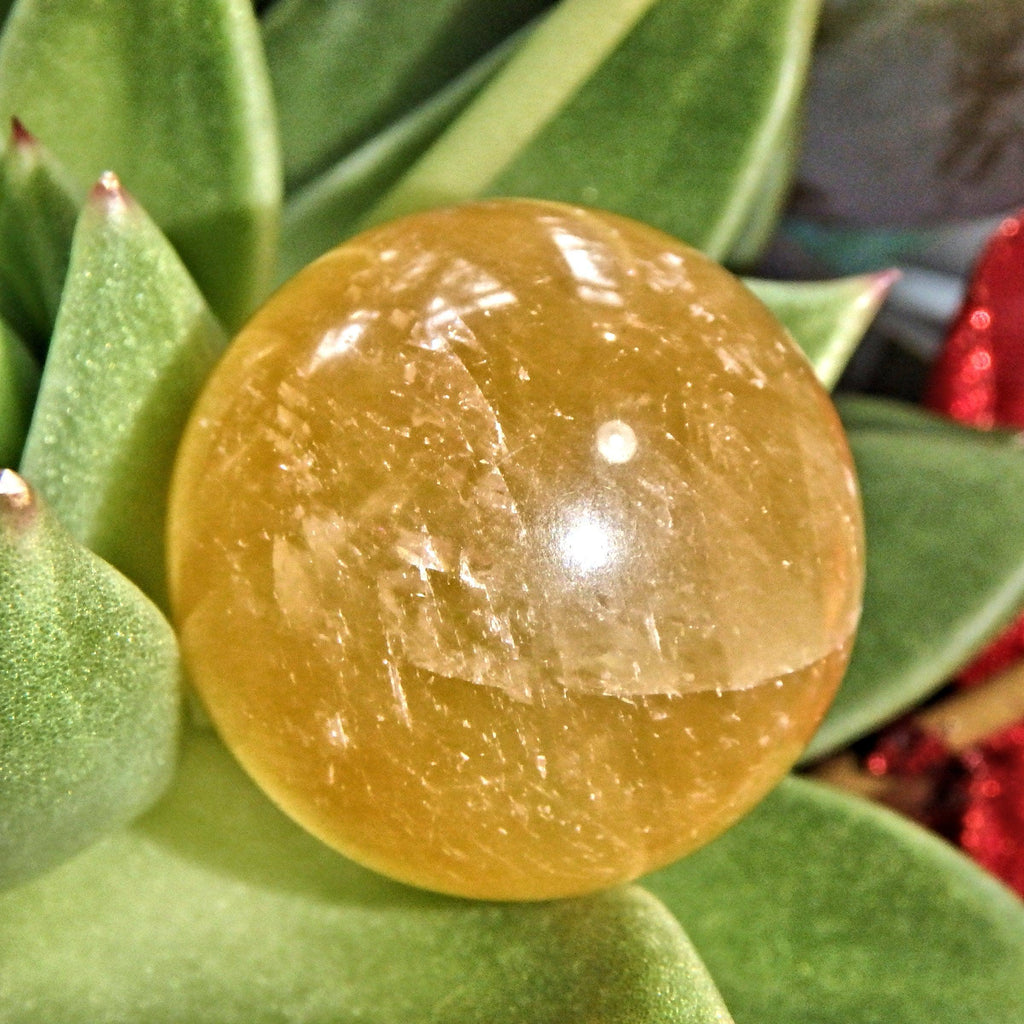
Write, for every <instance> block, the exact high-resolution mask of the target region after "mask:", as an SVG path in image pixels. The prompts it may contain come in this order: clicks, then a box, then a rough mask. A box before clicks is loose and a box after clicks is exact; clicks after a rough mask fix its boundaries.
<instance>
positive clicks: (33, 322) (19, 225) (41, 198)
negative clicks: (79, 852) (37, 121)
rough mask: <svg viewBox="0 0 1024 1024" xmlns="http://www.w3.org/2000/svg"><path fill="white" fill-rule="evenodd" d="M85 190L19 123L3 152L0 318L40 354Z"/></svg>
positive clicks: (0, 164)
mask: <svg viewBox="0 0 1024 1024" xmlns="http://www.w3.org/2000/svg"><path fill="white" fill-rule="evenodd" d="M84 198H85V190H84V189H80V188H78V187H77V185H75V183H74V182H73V181H72V180H71V178H70V176H69V175H68V173H67V171H65V170H64V168H63V167H61V165H60V164H59V163H58V162H57V160H56V159H55V158H54V157H53V155H52V154H51V153H50V152H49V151H48V150H47V149H46V148H45V147H44V146H42V145H41V144H40V143H39V142H38V140H36V139H35V138H34V137H33V136H32V135H31V134H30V133H29V132H28V131H26V129H25V128H24V127H23V126H22V125H21V124H20V123H19V122H17V121H15V122H14V124H13V128H12V131H11V135H10V138H9V139H8V141H7V144H6V146H5V148H4V150H3V152H2V153H0V316H3V317H4V318H5V319H6V320H7V321H8V323H9V324H10V325H11V326H12V327H14V329H15V330H16V331H17V332H18V333H19V334H20V335H21V336H22V337H23V338H24V339H25V340H26V341H28V342H29V343H30V344H31V346H32V348H33V349H34V350H35V351H36V352H37V353H39V354H42V353H43V352H45V350H46V344H47V342H48V341H49V338H50V333H51V332H52V330H53V322H54V319H55V318H56V316H57V306H58V305H59V304H60V293H61V289H62V288H63V286H64V274H65V272H66V271H67V266H68V253H69V251H70V249H71V235H72V232H73V231H74V227H75V219H76V218H77V216H78V211H79V208H80V207H81V204H82V200H83V199H84Z"/></svg>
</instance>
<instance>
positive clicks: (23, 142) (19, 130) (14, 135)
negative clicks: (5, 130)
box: [11, 116, 36, 147]
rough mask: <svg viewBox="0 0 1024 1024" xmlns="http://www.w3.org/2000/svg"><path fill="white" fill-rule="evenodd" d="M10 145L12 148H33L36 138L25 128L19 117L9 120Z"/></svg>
mask: <svg viewBox="0 0 1024 1024" xmlns="http://www.w3.org/2000/svg"><path fill="white" fill-rule="evenodd" d="M11 144H12V145H14V146H24V147H28V146H35V145H36V137H35V136H34V135H33V134H32V133H31V132H30V131H29V130H28V129H27V128H26V127H25V125H24V124H23V123H22V120H21V118H20V117H17V116H13V117H12V118H11Z"/></svg>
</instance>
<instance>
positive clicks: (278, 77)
mask: <svg viewBox="0 0 1024 1024" xmlns="http://www.w3.org/2000/svg"><path fill="white" fill-rule="evenodd" d="M550 4H551V0H503V2H502V3H499V4H496V3H494V2H493V0H419V2H417V3H408V0H383V2H382V0H326V2H319V3H309V2H308V0H279V2H278V3H276V4H274V5H273V6H272V7H271V8H270V10H269V11H268V12H267V14H266V15H265V17H264V20H263V38H264V44H265V46H266V52H267V65H268V67H269V69H270V75H271V80H272V82H273V86H274V94H275V97H276V99H277V109H278V122H279V125H280V131H281V148H282V154H283V158H284V168H285V176H286V178H287V181H288V184H289V187H290V188H291V187H294V186H296V185H299V184H302V183H303V182H306V181H308V180H309V179H310V178H312V177H313V176H315V175H317V174H319V173H320V172H322V171H324V170H326V169H327V168H328V167H330V166H331V165H332V164H334V163H336V162H337V161H338V160H339V159H340V158H341V157H342V156H344V155H345V154H346V153H349V152H350V151H352V150H353V149H355V148H357V147H358V146H360V145H362V144H363V143H365V142H366V141H367V140H368V139H369V138H370V137H371V136H373V135H374V134H376V133H377V132H379V131H381V130H382V129H383V128H385V127H386V126H387V125H388V124H390V123H391V122H393V121H395V120H397V119H398V118H400V117H402V116H403V115H405V114H407V113H409V112H410V111H411V110H413V109H414V108H415V107H417V106H419V105H420V104H421V103H423V102H424V101H425V100H427V98H428V97H429V96H430V95H431V94H432V93H434V92H436V91H437V90H439V89H441V88H442V87H444V86H445V85H446V84H447V83H448V82H449V81H451V80H452V79H454V78H455V77H456V76H457V75H459V74H460V73H461V72H462V71H464V70H465V69H466V68H467V67H469V65H470V64H472V63H473V62H474V61H475V60H477V59H478V58H480V57H482V56H483V55H484V54H485V53H486V52H487V51H488V50H489V49H490V48H491V47H493V46H496V45H498V43H500V42H501V41H502V39H504V38H505V36H506V35H508V34H510V33H512V32H514V31H515V30H516V29H518V28H520V27H522V26H523V25H525V24H526V23H527V22H528V21H529V20H530V19H531V18H533V17H534V16H535V15H537V14H539V13H540V12H541V11H542V10H544V8H546V7H548V6H550Z"/></svg>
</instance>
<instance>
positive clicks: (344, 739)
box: [169, 200, 863, 899]
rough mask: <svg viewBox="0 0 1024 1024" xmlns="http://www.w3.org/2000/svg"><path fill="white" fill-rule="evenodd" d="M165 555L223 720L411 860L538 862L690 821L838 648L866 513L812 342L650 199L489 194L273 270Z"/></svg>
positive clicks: (652, 853)
mask: <svg viewBox="0 0 1024 1024" xmlns="http://www.w3.org/2000/svg"><path fill="white" fill-rule="evenodd" d="M169 549H170V580H171V590H172V600H173V605H174V613H175V618H176V621H177V624H178V627H179V631H180V636H181V639H182V644H183V649H184V653H185V657H186V660H187V663H188V666H189V669H190V672H191V675H192V678H193V680H194V682H195V685H196V687H197V689H198V691H199V693H200V694H201V696H202V698H203V700H204V702H205V704H206V706H207V708H208V710H209V712H210V714H211V716H212V718H213V720H214V721H215V723H216V725H217V728H218V729H219V730H220V732H221V734H222V735H223V737H224V739H225V741H226V742H227V744H228V745H229V746H230V747H231V749H232V750H233V751H234V753H235V754H236V756H237V757H238V758H239V760H240V761H241V762H242V764H243V765H244V766H245V767H246V769H247V770H248V771H249V772H250V774H251V775H252V776H253V777H254V778H255V779H256V781H257V782H258V783H259V784H260V785H261V786H262V787H263V788H264V789H265V790H266V792H267V793H268V794H269V795H270V796H271V797H272V798H273V799H274V800H275V801H276V802H277V803H278V804H279V805H280V806H281V807H282V808H283V809H284V810H285V811H287V812H288V813H289V814H290V815H292V816H293V817H294V818H295V819H296V820H297V821H299V822H300V823H301V824H303V825H304V826H305V827H306V828H308V829H309V830H310V831H311V832H313V833H315V834H316V835H318V836H320V837H321V838H322V839H323V840H325V841H326V842H328V843H330V844H331V845H332V846H334V847H336V848H337V849H339V850H341V851H342V852H344V853H345V854H347V855H349V856H351V857H352V858H354V859H355V860H358V861H360V862H361V863H363V864H366V865H368V866H370V867H372V868H375V869H377V870H380V871H382V872H384V873H386V874H389V875H391V876H393V877H395V878H398V879H401V880H403V881H406V882H410V883H412V884H415V885H420V886H424V887H427V888H431V889H436V890H439V891H443V892H449V893H454V894H458V895H464V896H473V897H483V898H494V899H539V898H547V897H556V896H566V895H572V894H577V893H583V892H587V891H591V890H595V889H598V888H602V887H605V886H609V885H613V884H615V883H618V882H621V881H624V880H628V879H632V878H635V877H637V876H639V875H641V874H643V873H645V872H647V871H649V870H652V869H654V868H657V867H659V866H661V865H663V864H665V863H668V862H669V861H671V860H673V859H675V858H677V857H679V856H681V855H682V854H684V853H686V852H688V851H689V850H692V849H693V848H695V847H696V846H699V845H700V844H702V843H704V842H706V841H707V840H709V839H710V838H712V837H713V836H715V835H717V834H718V833H719V832H721V831H722V830H723V829H724V828H726V827H727V826H728V825H729V824H731V823H732V822H733V821H735V820H736V819H737V818H738V817H739V816H740V815H741V814H743V813H744V812H745V811H746V810H747V809H748V808H750V807H751V806H752V805H753V804H754V803H755V802H756V801H757V800H758V799H759V798H760V797H761V796H762V795H763V794H764V793H765V792H766V791H767V790H768V789H770V788H771V786H773V785H774V784H775V782H776V781H777V780H778V779H779V778H780V777H781V776H782V774H783V773H784V772H785V771H786V770H787V769H788V768H789V767H790V766H791V765H792V763H793V762H794V760H795V759H796V757H797V756H798V755H799V752H800V751H801V749H802V748H803V746H804V745H805V743H806V742H807V740H808V739H809V738H810V736H811V734H812V733H813V731H814V729H815V727H816V725H817V723H818V721H819V720H820V718H821V716H822V715H823V713H824V710H825V708H826V706H827V704H828V702H829V700H830V699H831V697H832V694H833V693H834V691H835V688H836V686H837V685H838V682H839V679H840V677H841V675H842V672H843V670H844V668H845V665H846V661H847V658H848V654H849V650H850V646H851V643H852V637H853V632H854V628H855V624H856V620H857V616H858V613H859V608H860V594H861V586H862V574H863V554H862V525H861V519H860V509H859V503H858V497H857V492H856V485H855V482H854V476H853V470H852V465H851V462H850V457H849V452H848V450H847V448H846V444H845V440H844V436H843V433H842V430H841V428H840V426H839V423H838V420H837V417H836V415H835V412H834V410H833V408H832V406H831V404H830V402H829V399H828V397H827V395H826V394H825V393H824V392H823V390H822V389H821V387H820V386H819V385H818V383H817V381H816V380H815V379H814V376H813V373H812V371H811V369H810V368H809V366H808V364H807V362H806V360H805V359H804V357H803V356H802V355H801V354H800V353H799V352H798V351H797V350H796V349H795V348H794V346H793V344H792V342H791V341H790V339H789V338H788V336H787V335H786V333H785V332H784V331H783V329H782V328H781V327H780V326H779V325H778V324H777V323H776V321H775V320H774V319H773V318H772V317H771V315H770V314H769V313H768V312H767V311H766V310H765V308H764V307H763V306H762V305H761V304H760V303H759V302H758V301H757V300H756V299H755V298H754V297H753V296H752V295H751V294H750V293H749V292H748V291H747V290H746V289H745V288H744V287H743V286H742V284H740V283H739V282H738V281H737V280H736V279H735V278H734V277H732V276H731V275H730V274H728V273H727V272H726V271H724V270H722V269H721V268H720V267H718V266H717V265H715V264H713V263H711V262H709V261H708V260H706V259H705V258H704V257H702V256H701V255H699V254H698V253H696V252H694V251H693V250H691V249H689V248H687V247H685V246H683V245H681V244H680V243H678V242H676V241H675V240H673V239H670V238H668V237H667V236H665V235H662V234H660V233H659V232H657V231H654V230H653V229H651V228H648V227H646V226H644V225H641V224H637V223H634V222H632V221H628V220H625V219H623V218H620V217H616V216H612V215H610V214H604V213H598V212H595V211H591V210H584V209H578V208H572V207H568V206H564V205H561V204H555V203H543V202H533V201H522V200H502V201H493V202H485V203H476V204H468V205H465V206H461V207H455V208H451V209H446V210H439V211H434V212H430V213H424V214H419V215H415V216H412V217H409V218H406V219H404V220H402V221H398V222H395V223H393V224H390V225H386V226H383V227H379V228H375V229H372V230H370V231H368V232H366V233H364V234H363V235H361V236H359V237H358V238H356V239H354V240H352V241H350V242H348V243H347V244H345V245H343V246H341V247H340V248H338V249H336V250H334V251H333V252H331V253H329V254H328V255H326V256H325V257H323V258H322V259H321V260H319V261H317V262H316V263H314V264H313V265H312V266H310V267H308V268H307V269H306V270H305V271H303V272H302V273H301V274H299V275H298V276H297V277H296V278H295V279H293V280H292V281H291V282H290V283H289V284H287V285H285V287H284V288H282V289H281V290H280V291H279V292H278V293H277V294H276V295H275V296H274V297H273V298H272V299H271V301H270V302H269V303H268V304H267V305H266V306H265V307H264V308H263V309H262V310H261V311H260V312H259V313H258V314H257V315H256V317H255V318H254V319H253V320H252V322H251V323H250V324H249V325H248V326H247V327H246V328H245V329H244V330H243V331H242V333H241V334H240V335H239V337H238V338H237V340H236V341H235V342H234V344H233V346H232V347H231V349H230V351H229V352H228V354H227V355H226V357H225V358H224V360H223V362H222V363H221V365H220V366H219V367H218V369H217V370H216V372H215V373H214V374H213V377H212V378H211V380H210V382H209V385H208V387H207V389H206V391H205V393H204V395H203V397H202V399H201V400H200V402H199V404H198V406H197V408H196V410H195V413H194V415H193V417H192V420H191V423H190V425H189V428H188V430H187V431H186V434H185V437H184V440H183V444H182V448H181V452H180V455H179V462H178V466H177V470H176V474H175V480H174V485H173V489H172V500H171V522H170V543H169Z"/></svg>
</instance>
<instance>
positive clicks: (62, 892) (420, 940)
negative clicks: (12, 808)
mask: <svg viewBox="0 0 1024 1024" xmlns="http://www.w3.org/2000/svg"><path fill="white" fill-rule="evenodd" d="M55 978H59V984H55V983H54V979H55ZM26 1007H27V1008H31V1010H30V1011H29V1012H28V1013H23V1012H22V1011H23V1008H26ZM27 1020H32V1021H61V1024H75V1022H79V1021H80V1022H82V1024H86V1022H88V1024H95V1022H97V1021H104V1022H107V1024H113V1022H115V1021H117V1022H126V1024H127V1022H134V1021H156V1020H167V1021H170V1020H177V1021H189V1022H191V1024H204V1022H210V1024H233V1022H239V1024H242V1022H244V1024H262V1022H268V1024H269V1022H277V1021H284V1020H288V1021H296V1022H302V1024H314V1022H315V1024H334V1022H338V1021H353V1022H354V1021H362V1020H366V1021H380V1022H390V1021H402V1022H403V1024H416V1022H419V1021H422V1022H441V1021H444V1022H467V1024H468V1022H480V1024H485V1022H493V1024H499V1022H500V1024H516V1022H522V1024H544V1022H550V1024H563V1022H565V1021H570V1020H572V1021H583V1020H592V1021H631V1022H636V1024H643V1022H654V1021H659V1022H662V1021H663V1022H674V1024H682V1022H687V1024H698V1022H706V1024H726V1022H728V1021H729V1020H730V1018H729V1016H728V1014H727V1013H726V1011H725V1010H724V1008H723V1007H722V1004H721V1001H720V999H719V997H718V996H717V993H716V991H715V989H714V987H713V986H712V984H711V982H710V980H709V979H708V977H707V975H706V973H705V972H704V970H703V968H702V966H701V965H700V962H699V961H698V960H697V958H696V956H695V954H694V953H693V950H692V947H691V946H690V945H689V943H688V941H687V940H686V938H685V937H684V935H683V933H682V931H681V929H680V928H679V926H678V923H677V922H676V921H675V920H674V919H673V918H672V917H671V916H670V915H669V914H668V913H667V911H666V910H665V909H664V907H662V906H661V905H660V904H659V903H658V902H657V901H656V900H654V899H653V898H652V897H650V896H649V895H648V894H647V893H645V892H643V891H642V890H640V889H638V888H637V887H629V888H624V889H618V890H615V891H613V892H609V893H606V894H604V895H600V896H596V897H592V898H587V899H579V900H566V901H561V902H557V901H556V902H549V903H540V904H517V905H509V904H494V903H475V902H470V901H463V900H455V899H446V898H444V897H439V896H432V895H428V894H426V893H422V892H418V891H416V890H412V889H407V888H404V887H402V886H399V885H397V884H396V883H392V882H389V881H387V880H385V879H383V878H381V877H379V876H377V875H373V874H371V873H369V872H367V871H365V870H364V869H362V868H358V867H356V866H355V865H353V864H352V863H350V862H349V861H346V860H344V859H343V858H341V857H340V856H339V855H337V854H335V853H334V852H333V851H331V850H328V849H327V847H325V846H323V845H321V844H320V843H318V842H317V841H316V840H314V839H312V838H311V837H310V836H309V835H307V834H306V833H304V832H302V831H301V830H300V829H298V828H297V827H295V826H294V825H292V824H291V823H290V822H288V821H287V820H286V819H285V818H284V817H283V815H281V814H280V813H279V812H278V811H277V810H275V809H274V808H273V807H272V806H271V805H270V803H269V802H268V801H267V800H266V798H265V797H263V796H262V795H261V794H260V793H258V792H257V791H256V789H255V788H254V787H253V786H252V785H251V784H250V783H249V782H248V781H247V780H246V779H245V778H244V776H243V775H242V774H241V772H240V770H239V769H238V768H237V767H235V765H234V763H233V762H232V761H231V760H230V759H229V758H228V756H227V755H226V754H225V753H224V751H223V749H222V748H221V747H220V746H219V744H218V743H217V741H216V740H215V739H213V738H212V737H210V736H204V737H193V738H192V739H191V740H190V742H189V744H188V746H187V751H186V757H185V761H184V765H183V768H182V771H181V773H180V775H179V781H178V784H177V786H176V788H175V790H174V791H173V793H172V795H171V797H170V798H169V799H168V800H167V801H165V802H164V803H163V804H162V805H161V806H160V807H159V808H158V809H157V810H156V812H154V814H152V815H151V816H149V817H148V818H147V819H146V820H144V821H143V822H142V823H140V824H139V825H137V826H136V827H134V828H133V829H132V830H130V831H129V832H127V833H125V834H122V835H119V836H114V837H112V838H110V839H108V840H107V841H105V842H104V843H103V844H101V845H100V846H97V847H96V848H95V849H94V850H91V851H89V852H88V853H87V854H85V855H84V856H82V857H80V858H78V859H77V860H76V861H74V862H73V863H71V864H69V865H66V866H65V867H64V868H62V869H61V870H60V871H58V872H56V873H54V874H53V875H51V876H49V877H47V878H44V879H41V880H39V881H37V882H35V883H32V884H31V885H28V886H25V887H23V888H21V889H19V890H16V891H14V892H11V893H8V894H7V895H6V896H4V897H3V898H2V899H0V1022H4V1024H9V1022H14V1021H19V1022H20V1021H27Z"/></svg>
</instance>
